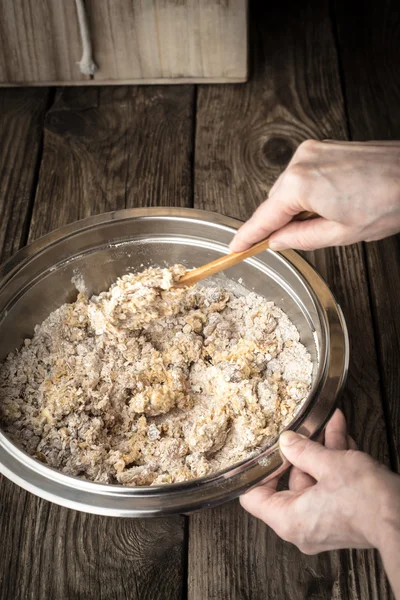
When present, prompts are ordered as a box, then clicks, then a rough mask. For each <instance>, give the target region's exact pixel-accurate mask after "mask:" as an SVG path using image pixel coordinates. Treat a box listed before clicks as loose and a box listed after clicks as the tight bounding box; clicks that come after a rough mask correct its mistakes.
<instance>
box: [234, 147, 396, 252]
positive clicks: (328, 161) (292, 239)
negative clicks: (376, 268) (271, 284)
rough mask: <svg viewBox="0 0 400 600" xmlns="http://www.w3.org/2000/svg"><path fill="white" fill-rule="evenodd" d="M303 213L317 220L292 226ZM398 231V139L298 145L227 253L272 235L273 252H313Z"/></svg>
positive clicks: (382, 236) (374, 238)
mask: <svg viewBox="0 0 400 600" xmlns="http://www.w3.org/2000/svg"><path fill="white" fill-rule="evenodd" d="M303 210H306V211H312V212H315V213H317V214H318V215H320V216H321V218H317V219H314V220H311V221H304V222H296V221H294V222H292V223H290V221H291V220H292V219H293V217H294V216H295V215H296V214H297V213H299V212H301V211H303ZM398 231H400V141H396V142H379V141H377V142H366V143H361V142H335V141H326V142H318V141H315V140H308V141H306V142H303V143H302V144H301V145H300V146H299V147H298V149H297V150H296V152H295V154H294V156H293V158H292V160H291V161H290V163H289V166H288V167H287V168H286V170H285V171H284V172H283V173H282V174H281V175H280V177H279V178H278V179H277V181H276V182H275V184H274V185H273V187H272V188H271V190H270V192H269V196H268V199H267V200H266V201H265V202H263V203H262V204H261V205H260V206H259V208H258V209H257V210H256V211H255V213H254V214H253V216H252V217H251V218H250V219H249V221H247V222H246V223H245V224H244V225H243V226H242V227H241V228H240V229H239V231H238V233H237V234H236V236H235V237H234V239H233V240H232V242H231V246H230V249H231V251H232V252H239V251H241V250H245V249H247V248H249V247H250V246H252V245H253V244H255V243H256V242H258V241H260V240H262V239H264V238H266V237H268V236H271V238H270V239H271V243H270V247H271V249H273V250H282V249H284V248H297V249H302V250H314V249H316V248H324V247H327V246H343V245H347V244H353V243H355V242H360V241H367V242H368V241H372V240H377V239H381V238H384V237H387V236H389V235H392V234H394V233H397V232H398ZM273 232H275V233H273ZM271 234H273V235H271Z"/></svg>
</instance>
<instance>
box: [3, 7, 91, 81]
mask: <svg viewBox="0 0 400 600" xmlns="http://www.w3.org/2000/svg"><path fill="white" fill-rule="evenodd" d="M81 52H82V50H81V40H80V35H79V25H78V20H77V15H76V8H75V0H68V2H65V1H64V0H13V1H12V2H9V0H0V82H3V83H13V84H14V83H16V84H18V83H19V84H21V83H24V84H29V83H32V84H34V83H36V82H37V83H40V82H41V83H42V84H44V85H46V82H52V81H60V82H62V81H77V82H79V83H80V84H82V83H83V82H84V81H85V80H88V79H89V77H88V76H86V75H82V74H81V72H80V70H79V66H78V65H77V62H78V61H79V60H80V59H81Z"/></svg>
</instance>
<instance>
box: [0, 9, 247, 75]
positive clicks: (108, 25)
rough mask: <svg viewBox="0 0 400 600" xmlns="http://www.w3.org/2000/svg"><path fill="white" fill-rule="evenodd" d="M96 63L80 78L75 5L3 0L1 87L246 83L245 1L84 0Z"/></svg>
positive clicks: (80, 47) (0, 41) (0, 44)
mask: <svg viewBox="0 0 400 600" xmlns="http://www.w3.org/2000/svg"><path fill="white" fill-rule="evenodd" d="M85 7H86V17H87V23H88V28H89V34H90V39H91V42H92V49H93V58H94V61H95V63H96V65H97V71H96V72H95V73H94V75H84V74H82V73H81V72H80V67H79V64H78V63H79V61H80V59H81V55H82V39H81V35H80V28H79V21H78V13H77V6H76V4H75V0H0V86H6V85H7V86H16V85H53V84H57V85H58V84H60V85H86V84H96V85H99V84H107V85H110V84H123V83H132V84H141V83H143V84H148V83H168V84H170V83H186V82H199V83H206V82H215V83H224V82H228V83H229V82H240V81H245V80H246V78H247V37H248V33H247V0H86V2H85Z"/></svg>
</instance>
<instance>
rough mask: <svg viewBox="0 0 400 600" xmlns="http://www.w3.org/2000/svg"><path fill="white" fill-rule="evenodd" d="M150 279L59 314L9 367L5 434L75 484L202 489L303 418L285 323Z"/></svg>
mask: <svg viewBox="0 0 400 600" xmlns="http://www.w3.org/2000/svg"><path fill="white" fill-rule="evenodd" d="M185 272H186V269H185V268H184V267H182V266H180V265H176V266H174V267H172V268H170V269H159V268H150V269H147V270H145V271H142V272H140V273H137V274H129V275H125V276H123V277H121V278H120V279H118V281H117V282H116V283H114V284H113V285H112V286H111V288H110V289H109V291H107V292H102V293H101V294H99V295H98V296H93V297H92V298H90V299H89V298H87V297H86V296H85V295H83V294H79V296H78V299H77V300H76V302H74V303H73V304H65V305H64V306H62V307H61V308H59V309H58V310H56V311H54V312H53V313H52V314H51V315H50V316H49V317H48V318H47V319H46V320H45V321H44V322H43V323H42V324H41V325H38V326H36V328H35V334H34V336H33V338H32V339H26V340H25V343H24V346H23V347H22V349H21V350H19V351H15V352H13V353H11V354H10V355H9V356H8V357H7V359H6V360H5V361H4V363H3V364H2V365H0V421H1V423H2V426H3V428H4V430H5V431H6V432H7V433H8V434H10V435H11V437H12V439H13V440H14V441H15V442H16V443H18V445H20V446H22V448H24V449H25V450H26V451H27V452H28V453H29V454H31V455H32V456H34V457H35V458H37V459H39V460H41V461H43V462H44V463H46V464H48V465H50V466H51V467H54V468H56V469H58V470H60V471H62V472H63V473H66V474H68V475H75V476H78V477H82V478H84V479H87V480H90V481H99V482H103V483H113V484H122V485H134V486H136V485H159V484H166V483H174V482H178V481H184V480H189V479H194V478H198V477H203V476H205V475H208V474H210V473H214V472H216V471H219V470H221V469H224V468H225V467H228V466H230V465H232V464H234V463H237V462H238V461H240V460H243V459H245V458H248V457H250V456H252V455H254V454H256V453H257V452H259V451H260V450H261V448H262V447H263V446H264V445H265V444H266V443H268V441H269V440H270V439H271V438H273V437H275V436H276V435H277V434H278V432H279V431H280V430H281V429H282V428H283V427H285V426H286V425H287V424H289V423H290V421H291V420H292V419H293V417H294V415H295V414H296V411H297V410H298V408H299V407H300V405H301V404H302V403H303V401H304V400H305V399H306V397H307V395H308V393H309V390H310V386H311V374H312V362H311V359H310V356H309V354H308V353H307V351H306V349H305V347H304V346H303V345H302V344H301V343H300V342H299V333H298V331H297V329H296V328H295V326H294V325H293V324H292V323H291V322H290V320H289V319H288V317H287V316H286V315H285V313H284V312H283V311H282V310H280V309H279V308H277V307H276V306H275V305H274V304H273V303H272V302H268V301H266V300H265V298H263V297H261V296H258V295H256V294H254V293H249V294H247V295H245V296H235V295H234V294H232V293H231V292H228V291H226V290H225V289H223V288H222V287H206V286H200V285H197V286H195V287H192V288H181V289H180V288H174V287H173V284H174V281H176V280H178V279H179V278H180V277H181V276H182V275H183V274H184V273H185Z"/></svg>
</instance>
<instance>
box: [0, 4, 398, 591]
mask: <svg viewBox="0 0 400 600" xmlns="http://www.w3.org/2000/svg"><path fill="white" fill-rule="evenodd" d="M262 4H264V3H255V6H254V8H253V11H252V15H251V22H252V28H251V43H252V57H253V67H252V78H251V81H250V82H249V83H248V84H246V85H235V86H201V87H199V88H197V89H196V88H195V87H194V86H182V87H171V88H168V87H162V88H160V87H141V88H127V87H121V88H106V87H102V88H86V89H79V88H71V89H57V90H53V89H50V90H47V89H41V90H29V91H28V90H22V89H21V90H2V91H1V92H0V139H1V142H2V143H1V145H0V216H1V220H0V248H1V250H2V258H3V259H4V258H6V257H8V256H9V255H10V254H11V253H12V252H14V251H15V250H17V249H18V248H19V247H20V246H21V245H23V244H24V243H26V241H27V240H28V239H29V240H33V239H35V238H37V237H38V236H40V235H43V234H44V233H46V232H47V231H49V230H51V229H54V228H56V227H59V226H61V225H63V224H65V223H67V222H71V221H74V220H76V219H79V218H82V217H85V216H87V215H89V214H95V213H99V212H104V211H107V210H112V209H115V208H124V207H132V206H154V205H163V206H171V205H179V206H193V205H194V206H196V207H200V208H206V209H209V210H216V211H219V212H223V213H225V214H229V215H232V216H236V217H239V218H242V219H245V218H247V217H248V216H249V215H250V214H251V212H252V211H253V209H254V208H255V207H256V206H257V205H258V204H259V202H261V201H262V200H263V198H264V196H265V194H266V192H267V191H268V189H269V187H270V186H271V185H272V183H273V181H274V180H275V178H276V177H277V176H278V174H279V173H280V171H281V170H282V169H283V168H284V167H285V165H286V164H287V162H288V160H289V159H290V157H291V155H292V153H293V151H294V150H295V148H296V146H297V145H298V144H299V143H300V142H301V141H302V140H303V139H305V138H308V137H315V138H322V139H323V138H336V139H347V138H350V139H371V138H380V139H390V138H396V137H397V138H398V139H400V121H399V117H398V114H399V113H398V109H397V107H398V104H399V99H400V97H399V96H400V80H399V74H398V71H397V68H396V66H395V65H396V64H398V60H397V63H396V62H394V63H393V68H391V66H390V65H391V64H392V63H391V61H392V60H393V61H394V60H395V59H394V53H395V52H397V53H398V52H399V50H398V47H397V46H396V44H395V36H394V32H395V31H396V22H395V20H394V17H393V14H394V6H395V5H394V2H393V3H392V2H390V1H389V0H387V2H382V3H380V4H379V5H375V4H374V6H372V4H371V6H372V8H369V7H368V5H367V4H365V3H364V2H363V3H362V5H361V2H355V3H354V11H349V10H348V3H347V2H344V0H335V2H333V3H331V2H329V1H328V0H320V1H318V2H317V0H302V2H300V3H299V2H294V1H292V2H289V1H288V0H283V1H282V2H280V3H279V6H276V8H275V10H274V11H273V13H272V12H271V11H269V9H268V5H267V7H266V8H263V7H262V6H261V5H262ZM265 4H267V3H265ZM256 5H258V8H257V6H256ZM361 8H362V10H361ZM360 15H362V17H361V24H360V25H359V24H358V23H359V18H360ZM379 23H381V27H379ZM397 25H398V23H397ZM392 32H393V34H392ZM397 56H398V55H397ZM379 93H381V96H379ZM396 253H397V254H396ZM396 256H397V262H396ZM398 257H399V242H398V240H396V239H391V240H386V241H385V242H381V243H379V244H368V245H357V246H353V247H349V248H346V249H343V248H342V249H330V250H323V251H318V252H315V253H312V254H310V256H309V258H310V259H311V260H312V261H313V262H314V263H315V264H316V266H317V268H318V269H319V271H320V272H321V273H322V274H323V275H324V276H325V277H326V278H327V280H328V282H329V284H330V285H331V287H332V289H333V290H334V292H335V294H336V296H337V297H338V299H339V301H340V303H341V305H342V308H343V310H344V312H345V316H346V318H347V321H348V324H349V329H350V338H351V350H352V361H351V367H350V375H349V380H348V384H347V388H346V392H345V394H344V397H343V400H342V406H343V409H344V410H345V412H346V415H347V417H348V421H349V427H350V430H351V433H352V434H353V435H354V436H355V437H356V439H357V441H358V443H359V444H360V446H361V447H362V448H363V449H365V450H368V451H369V452H371V453H372V454H373V455H374V456H376V457H377V458H379V459H380V460H382V461H384V462H386V463H389V461H391V463H392V466H393V467H397V468H398V466H399V455H398V448H399V438H400V415H399V409H398V397H399V391H400V390H399V377H398V371H399V368H398V367H399V365H398V357H399V338H400V319H399V315H398V312H399V311H398V297H399V294H400V267H399V262H398ZM380 375H381V378H380ZM0 539H1V540H2V553H1V555H2V556H1V559H0V599H1V600H9V599H10V598H13V599H15V600H26V599H29V600H53V599H57V600H58V599H61V600H64V599H65V600H70V599H72V600H75V599H77V600H91V599H93V600H94V599H96V600H97V599H98V598H101V599H102V600H108V599H114V598H116V599H118V600H119V599H121V600H122V599H123V600H142V599H145V600H152V599H164V598H165V599H170V598H171V599H174V600H175V599H177V598H188V599H190V600H239V599H240V600H242V599H244V600H246V599H249V600H258V599H260V600H264V599H266V598H268V599H271V600H272V599H273V600H281V599H282V600H286V599H288V600H292V599H293V600H302V599H304V600H305V599H314V600H317V599H318V600H319V599H321V600H325V599H326V600H328V599H329V600H348V599H351V600H356V599H357V600H358V599H362V600H364V599H366V600H381V599H383V600H386V599H389V598H391V597H392V596H391V593H390V590H389V587H388V584H387V580H386V577H385V575H384V572H383V569H382V566H381V563H380V560H379V557H378V556H377V555H376V554H375V553H374V552H359V551H348V552H347V551H346V552H334V553H333V552H330V553H324V554H322V555H319V556H312V557H310V556H305V555H302V554H301V553H300V552H298V551H297V549H296V548H294V547H293V546H290V545H289V544H286V543H284V542H282V541H281V540H279V539H278V538H277V536H276V535H275V534H274V533H273V532H272V531H270V530H268V529H267V527H265V526H264V525H263V524H261V523H260V522H258V521H257V520H255V519H253V518H252V517H250V516H249V515H247V514H246V513H244V511H242V509H241V508H240V506H239V504H238V503H237V502H233V503H229V504H226V505H224V506H221V507H219V508H217V509H214V510H208V511H203V512H201V513H197V514H195V515H193V516H191V517H190V518H187V517H174V518H168V519H160V520H129V519H112V518H104V517H97V516H91V515H85V514H81V513H77V512H74V511H70V510H67V509H63V508H60V507H58V506H55V505H52V504H50V503H48V502H45V501H43V500H40V499H38V498H35V497H33V496H32V495H30V494H29V493H27V492H24V491H22V490H20V489H19V488H17V487H16V486H15V485H14V484H11V483H10V482H8V481H6V480H5V479H3V480H1V483H0Z"/></svg>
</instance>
